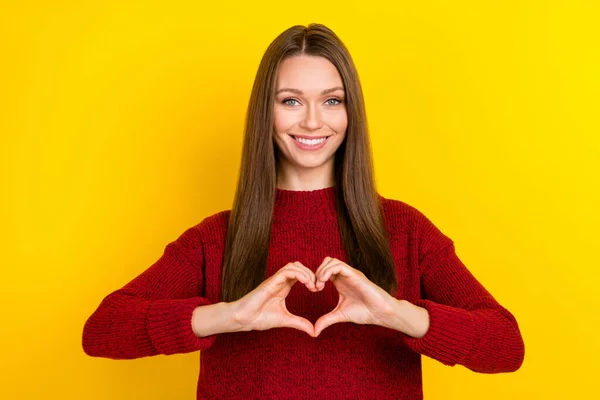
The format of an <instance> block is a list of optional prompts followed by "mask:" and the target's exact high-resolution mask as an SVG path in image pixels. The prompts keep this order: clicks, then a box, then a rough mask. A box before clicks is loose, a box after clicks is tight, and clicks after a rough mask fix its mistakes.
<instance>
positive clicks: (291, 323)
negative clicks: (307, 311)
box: [282, 313, 315, 337]
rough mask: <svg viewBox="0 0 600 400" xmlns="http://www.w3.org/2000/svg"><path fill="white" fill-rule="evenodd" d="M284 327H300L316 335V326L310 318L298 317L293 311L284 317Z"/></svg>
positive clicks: (313, 335)
mask: <svg viewBox="0 0 600 400" xmlns="http://www.w3.org/2000/svg"><path fill="white" fill-rule="evenodd" d="M282 327H287V328H294V329H298V330H300V331H303V332H306V333H308V334H309V335H310V336H312V337H315V327H314V326H313V324H312V323H311V322H310V321H309V320H307V319H305V318H302V317H298V316H296V315H294V314H292V313H289V315H288V316H287V317H286V318H285V319H284V321H283V325H282Z"/></svg>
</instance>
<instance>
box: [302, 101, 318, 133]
mask: <svg viewBox="0 0 600 400" xmlns="http://www.w3.org/2000/svg"><path fill="white" fill-rule="evenodd" d="M317 107H318V106H316V105H314V104H312V105H309V106H308V107H306V111H305V112H304V118H302V121H300V123H299V124H298V125H299V126H300V127H301V128H303V129H306V130H316V129H319V128H320V127H321V116H320V114H319V110H317Z"/></svg>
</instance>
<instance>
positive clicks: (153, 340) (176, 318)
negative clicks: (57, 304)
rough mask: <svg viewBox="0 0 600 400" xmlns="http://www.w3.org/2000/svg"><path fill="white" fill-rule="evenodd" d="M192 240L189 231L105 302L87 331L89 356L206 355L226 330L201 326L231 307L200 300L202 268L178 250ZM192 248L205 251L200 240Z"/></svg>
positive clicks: (212, 321) (117, 357)
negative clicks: (201, 351) (195, 352)
mask: <svg viewBox="0 0 600 400" xmlns="http://www.w3.org/2000/svg"><path fill="white" fill-rule="evenodd" d="M194 235H195V236H196V237H197V233H196V232H194V231H193V230H192V228H190V229H189V230H187V231H186V232H185V233H184V234H182V235H181V236H180V238H178V239H177V240H176V241H175V242H173V243H170V244H169V245H167V246H166V248H165V250H164V253H163V255H162V256H161V257H160V259H159V260H158V261H156V262H155V263H154V264H153V265H152V266H151V267H150V268H148V269H147V270H146V271H144V272H143V273H142V274H141V275H139V276H137V277H136V278H135V279H133V280H132V281H131V282H129V283H128V284H127V285H125V286H124V287H123V288H121V289H119V290H116V291H115V292H113V293H111V294H109V295H108V296H106V297H105V298H104V299H103V300H102V302H101V303H100V305H99V306H98V308H97V309H96V311H94V313H93V314H92V315H91V316H90V317H89V318H88V320H87V321H86V323H85V325H84V329H83V338H82V346H83V350H84V351H85V353H86V354H88V355H90V356H95V357H106V358H112V359H132V358H139V357H146V356H153V355H157V354H175V353H187V352H192V351H198V350H204V349H207V348H208V347H210V346H211V345H212V344H213V343H214V341H215V340H216V334H217V333H218V332H219V331H220V330H222V331H225V330H226V328H225V326H220V327H215V326H212V325H213V324H214V323H215V322H219V323H221V322H222V321H224V319H223V318H221V319H219V320H218V321H217V320H211V321H206V320H203V318H212V316H215V315H221V316H222V315H224V314H225V313H222V312H223V311H227V310H226V304H227V303H223V302H221V303H217V304H212V303H211V301H209V300H208V299H206V298H204V297H201V296H200V295H199V290H200V288H201V287H202V283H203V282H202V281H203V273H202V269H203V268H202V265H197V264H198V263H196V265H194V264H192V262H191V261H190V260H189V259H188V257H187V256H186V255H185V254H184V252H183V251H182V250H181V248H180V246H179V243H190V242H192V240H193V239H194V238H193V236H194ZM194 242H195V243H198V246H201V244H200V240H195V241H194ZM198 258H200V257H198ZM192 317H194V321H192ZM192 322H193V324H192ZM195 332H198V335H202V336H204V337H199V336H197V335H196V333H195Z"/></svg>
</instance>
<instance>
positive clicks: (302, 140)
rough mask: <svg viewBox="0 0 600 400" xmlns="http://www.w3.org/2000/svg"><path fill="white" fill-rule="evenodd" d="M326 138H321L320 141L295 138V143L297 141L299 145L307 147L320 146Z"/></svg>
mask: <svg viewBox="0 0 600 400" xmlns="http://www.w3.org/2000/svg"><path fill="white" fill-rule="evenodd" d="M326 139H327V138H322V139H302V138H298V137H297V138H296V140H297V141H299V142H300V143H303V144H306V145H309V146H315V145H317V144H321V143H323V142H324V141H325V140H326Z"/></svg>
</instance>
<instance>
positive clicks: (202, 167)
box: [0, 0, 600, 400]
mask: <svg viewBox="0 0 600 400" xmlns="http://www.w3.org/2000/svg"><path fill="white" fill-rule="evenodd" d="M11 3H12V2H6V1H5V2H3V3H2V5H1V6H0V7H1V9H0V34H1V36H0V41H1V42H0V50H1V53H0V54H1V58H0V59H1V61H0V93H1V97H0V99H1V100H0V101H1V104H0V105H1V108H0V109H1V113H2V115H1V118H0V132H1V133H2V137H1V139H2V141H1V146H0V147H1V149H2V151H1V154H0V156H1V157H0V160H1V161H0V162H1V163H2V164H1V178H2V182H1V187H2V189H1V190H2V195H1V196H0V198H1V199H2V200H1V204H0V206H1V210H2V211H1V212H2V214H1V215H2V220H1V223H2V225H1V226H2V236H3V237H2V240H1V243H2V246H3V251H2V270H3V272H4V274H3V277H2V280H1V281H2V290H1V291H0V296H1V298H0V315H1V316H2V325H1V330H0V338H1V339H2V362H1V370H0V380H2V381H3V382H1V384H0V398H2V399H17V398H18V399H40V398H45V399H142V398H144V399H192V398H194V393H195V388H196V379H197V373H198V353H193V354H184V355H177V356H170V357H165V356H158V357H150V358H146V359H138V360H133V361H114V360H107V359H98V358H90V357H87V356H86V355H85V354H84V353H83V351H82V349H81V331H82V328H83V324H84V322H85V320H86V318H87V317H88V316H89V315H90V314H91V313H92V312H93V311H94V309H95V308H96V307H97V305H98V304H99V303H100V301H101V300H102V298H103V297H104V296H105V295H107V294H108V293H109V292H111V291H113V290H115V289H117V288H119V287H121V286H122V285H124V284H125V283H127V282H128V281H129V280H130V279H132V278H133V277H134V276H136V275H137V274H139V273H141V272H142V271H143V270H144V269H145V268H147V267H148V266H149V265H151V264H152V263H153V262H154V261H155V260H156V259H158V257H159V256H160V255H161V254H162V251H163V249H164V246H165V245H166V244H167V243H168V242H169V241H171V240H174V239H175V238H176V237H177V236H178V235H179V234H180V233H181V232H183V231H184V230H185V229H186V228H188V227H190V226H192V225H194V224H196V223H198V222H199V221H200V220H201V219H202V218H204V217H205V216H207V215H210V214H212V213H215V212H217V211H220V210H222V209H228V208H230V205H231V199H232V196H233V193H234V189H235V188H234V185H235V181H236V178H237V169H238V166H239V159H240V150H241V143H242V128H243V120H244V114H245V111H246V106H247V101H248V97H249V94H250V89H251V85H252V82H253V79H254V74H255V72H256V69H257V67H258V63H259V61H260V58H261V56H262V54H263V52H264V50H265V49H266V47H267V46H268V44H269V43H270V42H271V40H273V39H274V38H275V36H276V35H277V34H279V33H280V32H281V31H283V30H284V29H286V28H288V27H289V26H291V25H294V24H308V23H310V22H321V23H324V24H326V25H328V26H330V27H331V28H332V29H334V31H336V32H337V33H338V34H339V35H340V37H341V38H342V40H343V41H344V42H345V43H346V45H347V46H348V47H349V49H350V51H351V53H352V55H353V57H354V60H355V62H356V65H357V67H358V70H359V73H360V76H361V79H362V84H363V88H364V91H365V96H366V101H367V111H368V117H369V124H370V128H371V135H372V142H373V151H374V157H375V167H376V173H377V180H378V185H379V190H380V193H382V194H383V195H386V196H388V197H392V198H396V199H401V200H403V201H406V202H408V203H409V204H412V205H413V206H415V207H417V208H418V209H420V210H421V211H423V212H424V213H425V214H426V215H428V216H429V217H430V218H431V219H432V220H433V221H434V223H436V225H437V226H438V227H439V228H440V229H442V230H443V231H444V232H445V233H447V234H448V235H449V236H450V237H452V238H453V239H454V241H455V242H456V245H457V252H458V253H459V255H460V256H461V258H462V259H463V261H464V262H465V264H466V265H467V266H468V267H469V268H470V269H471V270H472V272H473V273H474V274H475V275H476V277H477V278H478V279H480V281H481V282H482V283H483V284H484V285H485V286H486V287H487V288H488V289H489V290H490V291H491V292H492V293H493V294H494V295H495V296H496V298H497V299H498V301H500V302H501V303H502V304H503V305H504V306H506V307H507V308H508V309H510V310H511V311H512V312H513V313H514V315H515V316H516V317H517V319H518V321H519V324H520V327H521V329H522V333H523V336H524V339H525V343H526V357H525V362H524V365H523V366H522V368H521V369H520V370H519V371H517V372H516V373H512V374H498V375H483V374H477V373H474V372H471V371H469V370H467V369H465V368H464V367H461V366H457V367H454V368H450V367H446V366H444V365H442V364H440V363H438V362H436V361H433V360H431V359H426V358H424V361H423V362H424V391H425V398H426V399H428V400H434V399H445V400H451V399H461V400H464V399H484V398H485V399H591V398H594V397H596V396H600V392H599V390H598V389H597V385H596V383H597V377H596V375H597V371H598V369H597V360H598V358H599V357H600V350H599V349H600V346H599V344H598V340H597V331H598V328H600V323H599V322H600V321H599V317H598V315H599V312H598V306H599V302H598V300H597V294H598V284H599V283H600V282H599V279H598V275H599V273H598V267H599V262H598V256H597V251H598V248H599V247H600V246H599V245H600V243H599V240H598V225H599V223H600V218H599V215H600V213H599V212H598V210H597V208H598V205H599V204H600V196H599V187H600V184H599V178H598V176H599V175H600V167H599V159H600V138H599V135H600V129H599V128H600V124H599V122H598V111H599V110H600V105H599V101H598V98H599V93H600V85H599V83H600V82H599V81H600V80H599V77H598V76H599V71H600V63H599V59H598V43H599V42H600V40H599V39H600V35H599V32H598V30H597V29H598V28H595V27H594V25H596V26H597V21H598V20H599V19H600V12H599V8H598V5H597V4H598V3H597V2H594V1H591V0H590V1H575V0H572V1H570V2H568V3H567V2H562V1H544V0H538V1H531V0H508V1H502V2H493V3H487V2H482V1H474V0H473V1H466V0H455V1H433V2H431V1H428V2H422V3H419V2H414V1H411V2H391V1H390V2H389V3H387V2H377V1H367V2H354V1H345V2H323V1H303V2H282V1H263V2H259V3H258V4H248V3H247V2H241V1H229V2H217V4H218V5H215V4H206V3H205V2H201V1H168V2H163V3H160V4H158V3H155V2H148V1H136V2H132V1H126V2H123V1H115V0H112V1H111V0H108V1H102V2H98V1H95V2H92V1H69V0H65V1H52V2H45V1H21V2H19V3H18V5H16V4H11ZM15 3H16V2H15ZM403 3H405V4H403ZM566 4H568V5H566ZM594 371H595V372H594ZM596 398H598V397H596Z"/></svg>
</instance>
